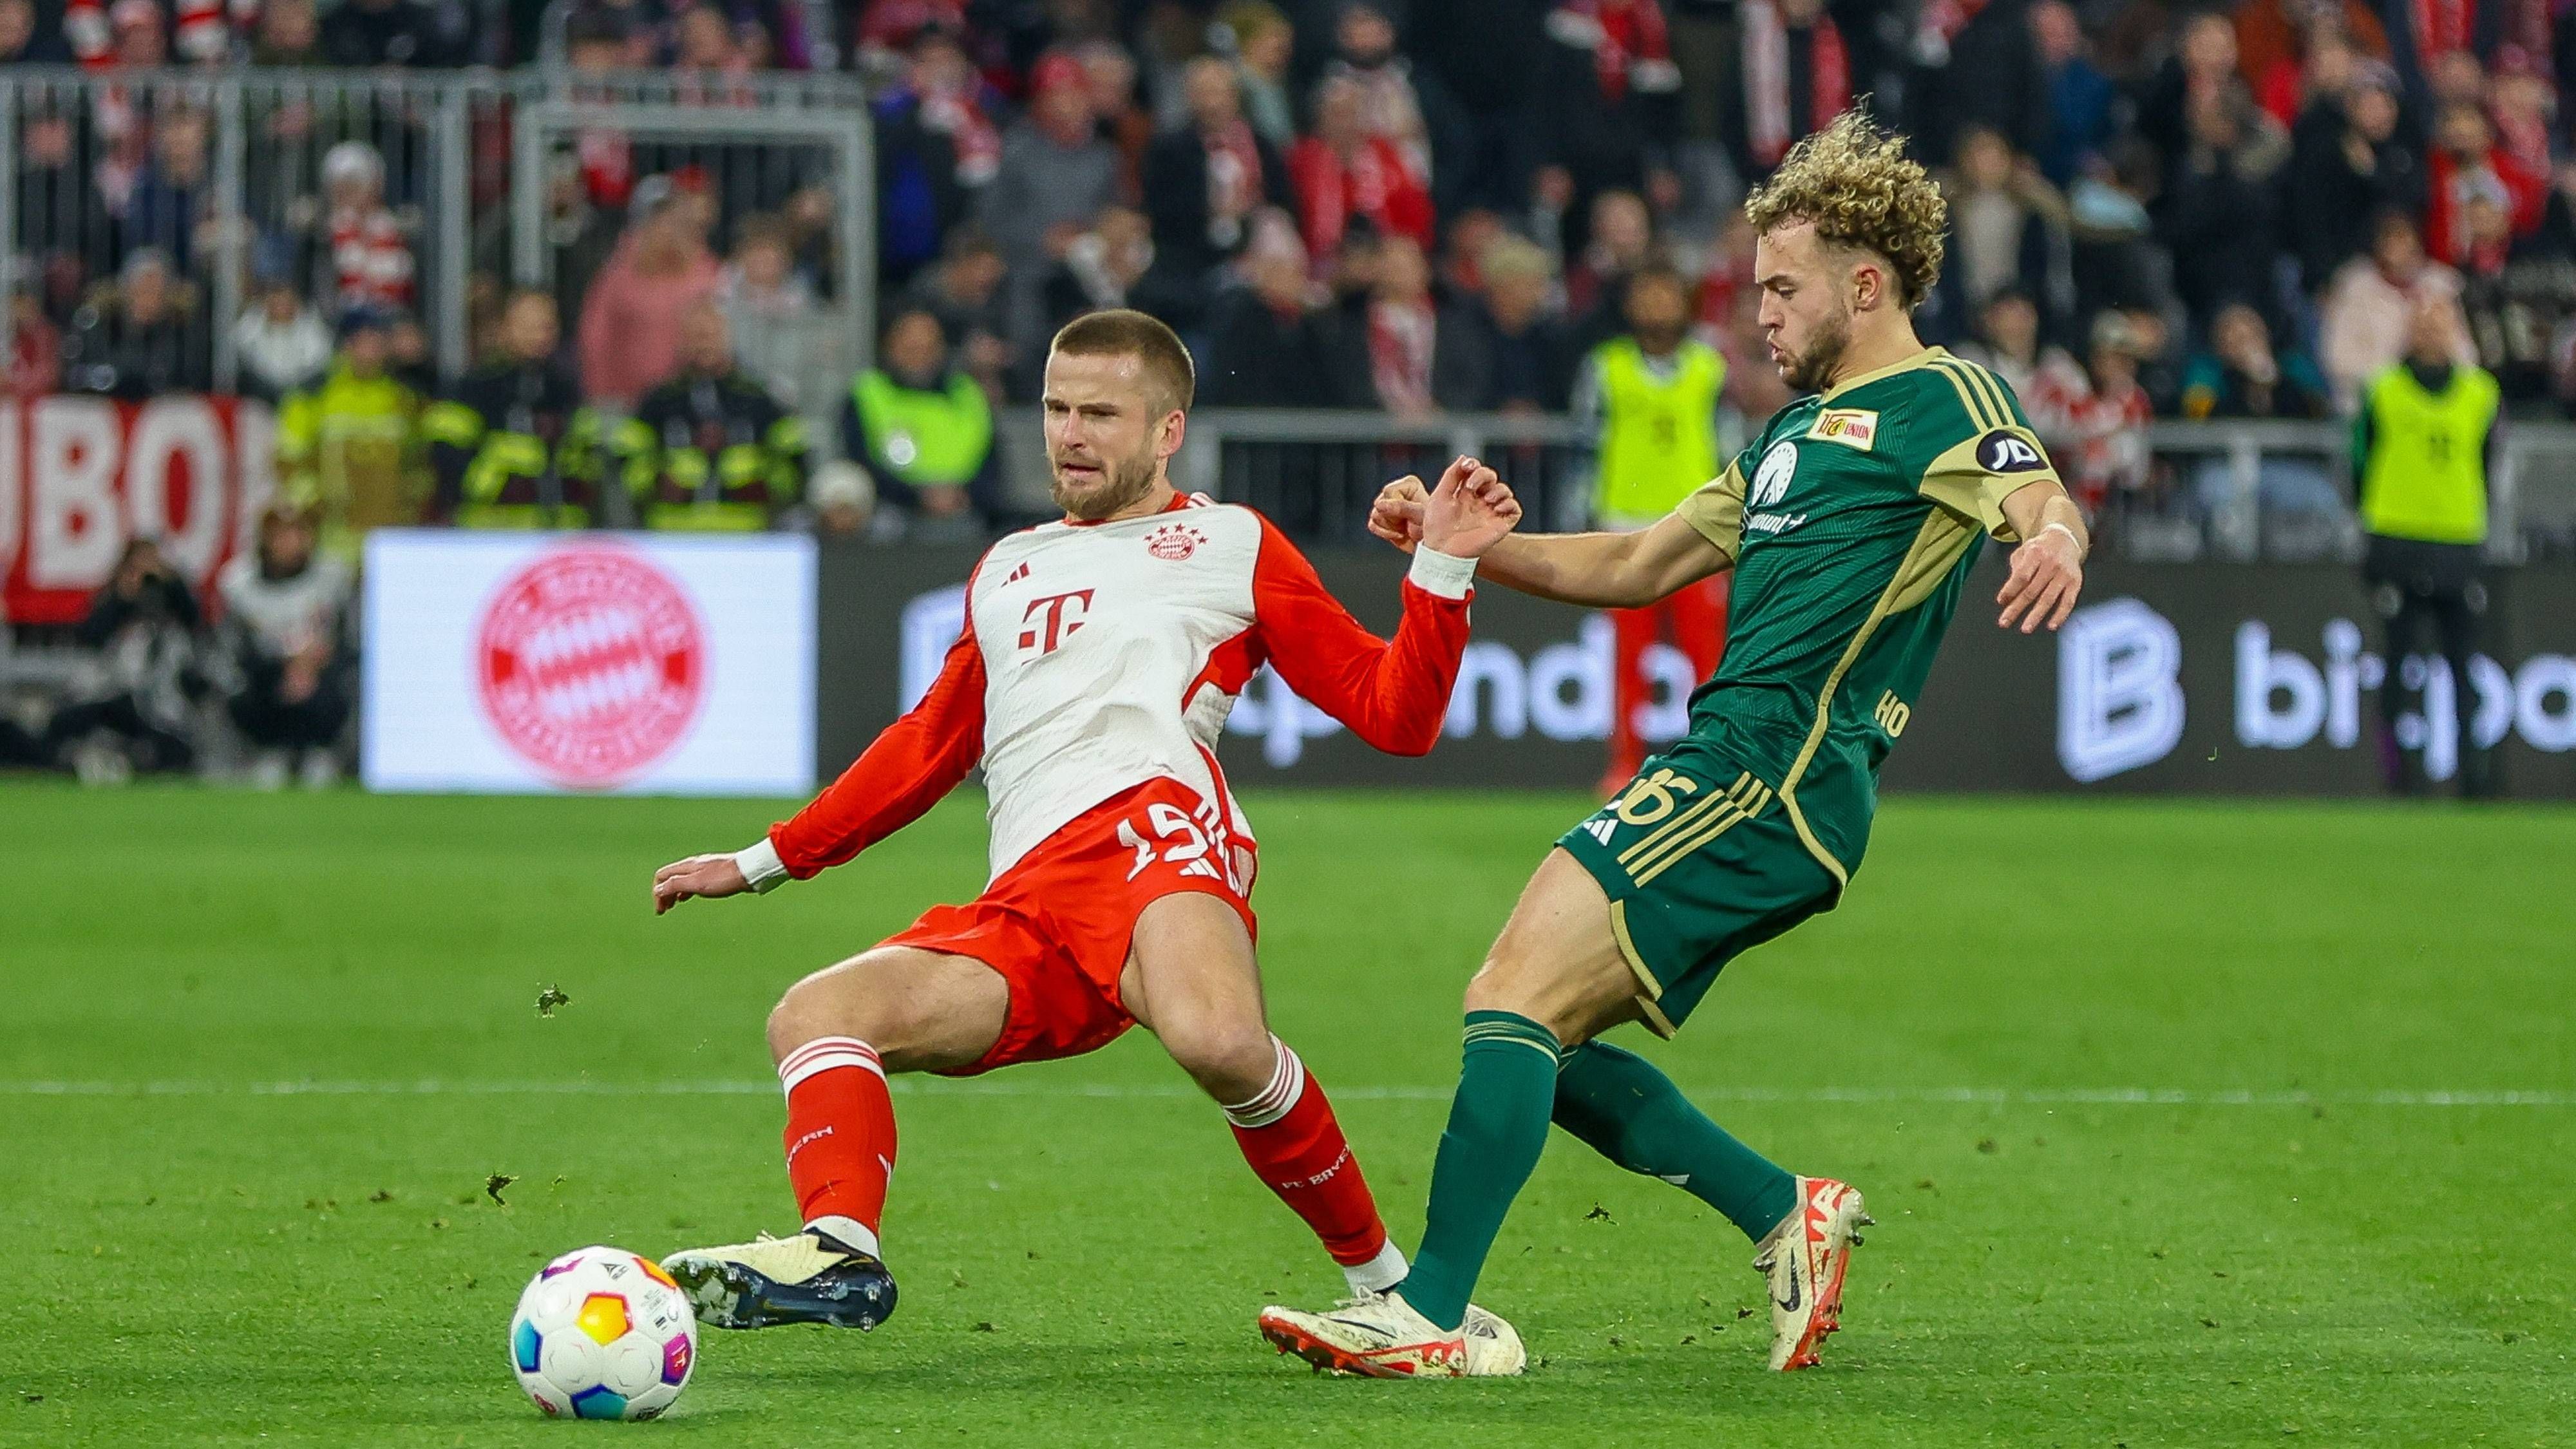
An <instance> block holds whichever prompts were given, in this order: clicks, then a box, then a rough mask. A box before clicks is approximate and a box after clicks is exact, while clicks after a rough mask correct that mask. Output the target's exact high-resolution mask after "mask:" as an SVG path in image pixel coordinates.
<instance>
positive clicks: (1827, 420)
mask: <svg viewBox="0 0 2576 1449" xmlns="http://www.w3.org/2000/svg"><path fill="white" fill-rule="evenodd" d="M1807 436H1808V437H1811V438H1815V439H1818V440H1820V441H1823V442H1828V443H1840V444H1842V445H1843V446H1845V447H1849V448H1858V449H1860V450H1861V451H1862V452H1864V453H1866V452H1868V451H1869V446H1870V444H1872V443H1875V442H1877V441H1878V414H1876V413H1874V412H1870V411H1868V410H1867V409H1864V408H1827V409H1825V410H1824V411H1823V412H1820V413H1818V414H1816V425H1815V426H1814V427H1812V428H1809V429H1807Z"/></svg>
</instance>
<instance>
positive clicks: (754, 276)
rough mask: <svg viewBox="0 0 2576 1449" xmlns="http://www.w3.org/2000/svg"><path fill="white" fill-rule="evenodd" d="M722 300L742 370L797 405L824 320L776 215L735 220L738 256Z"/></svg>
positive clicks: (719, 291)
mask: <svg viewBox="0 0 2576 1449" xmlns="http://www.w3.org/2000/svg"><path fill="white" fill-rule="evenodd" d="M716 302H717V305H718V306H720V307H722V308H723V309H724V318H725V326H726V329H727V330H728V331H729V332H730V333H731V334H732V336H733V355H734V360H735V361H736V362H739V363H740V364H742V370H743V371H744V372H746V373H748V374H749V375H750V376H751V377H752V378H753V379H754V380H755V381H757V382H758V383H759V384H760V386H761V387H763V388H765V389H767V390H768V392H769V394H770V395H771V396H773V397H777V398H781V399H785V400H787V401H788V403H789V405H790V406H791V407H792V406H794V405H795V404H796V403H797V402H798V401H800V400H802V399H803V397H804V395H805V389H806V386H807V383H808V374H809V373H810V372H811V370H812V369H811V360H812V357H813V351H814V341H815V337H814V332H815V326H816V323H817V321H818V320H819V319H818V315H817V307H816V304H815V301H814V288H813V285H812V284H811V283H809V282H807V281H806V280H805V277H804V274H802V273H800V272H798V271H797V270H796V267H795V258H794V256H793V254H792V253H791V252H790V251H789V248H788V243H787V232H786V229H785V228H784V227H783V226H781V225H780V224H779V221H778V219H777V218H776V217H774V216H765V215H763V216H746V217H744V218H743V219H742V220H741V221H739V222H736V223H735V224H734V229H733V260H732V261H731V262H729V263H727V264H726V266H725V269H724V275H723V277H722V279H721V280H720V281H719V282H718V283H717V286H716Z"/></svg>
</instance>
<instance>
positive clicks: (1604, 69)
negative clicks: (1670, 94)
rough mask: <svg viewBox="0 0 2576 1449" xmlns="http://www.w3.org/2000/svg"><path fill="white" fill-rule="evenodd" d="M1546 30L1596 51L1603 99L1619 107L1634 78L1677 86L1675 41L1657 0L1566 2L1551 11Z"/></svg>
mask: <svg viewBox="0 0 2576 1449" xmlns="http://www.w3.org/2000/svg"><path fill="white" fill-rule="evenodd" d="M1547 31H1548V34H1550V35H1552V36H1554V37H1555V38H1556V39H1557V40H1559V41H1561V42H1563V43H1565V44H1567V45H1571V46H1575V47H1578V48H1586V49H1589V50H1590V51H1591V52H1592V73H1593V76H1594V77H1595V78H1596V79H1597V80H1599V81H1600V83H1601V97H1602V99H1604V100H1606V101H1608V102H1609V103H1610V104H1612V105H1614V106H1615V105H1617V104H1618V103H1619V102H1621V101H1623V100H1625V99H1627V96H1628V84H1629V82H1630V81H1631V80H1635V81H1636V82H1638V84H1639V85H1640V87H1641V88H1642V89H1646V90H1670V89H1672V84H1671V82H1670V81H1668V80H1667V79H1665V77H1666V76H1667V75H1677V73H1676V72H1674V71H1673V52H1672V44H1671V41H1670V40H1669V39H1668V38H1667V37H1666V36H1665V34H1664V12H1663V8H1662V7H1661V6H1659V5H1657V4H1656V3H1655V0H1625V3H1622V0H1565V3H1564V4H1562V5H1559V6H1557V7H1556V8H1555V9H1554V10H1551V11H1549V12H1548V16H1547ZM1632 67H1633V68H1634V71H1633V72H1632Z"/></svg>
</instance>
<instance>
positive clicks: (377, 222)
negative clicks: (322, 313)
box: [315, 141, 413, 311]
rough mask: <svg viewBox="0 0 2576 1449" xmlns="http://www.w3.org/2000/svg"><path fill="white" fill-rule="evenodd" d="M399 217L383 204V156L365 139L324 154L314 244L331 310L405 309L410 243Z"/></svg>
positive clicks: (408, 302) (409, 295)
mask: <svg viewBox="0 0 2576 1449" xmlns="http://www.w3.org/2000/svg"><path fill="white" fill-rule="evenodd" d="M406 230H407V228H406V227H405V225H404V223H403V220H402V218H400V217H398V216H396V215H395V214H394V210H393V208H392V207H390V206H387V205H386V204H385V158H384V157H383V156H382V155H380V154H378V153H377V151H376V148H375V147H373V146H370V145H368V144H367V143H366V142H364V141H342V142H341V143H339V144H338V145H336V146H333V147H332V148H331V149H330V150H329V151H326V152H324V153H323V155H322V207H321V210H320V212H319V214H318V226H317V229H316V233H315V235H316V240H317V241H319V242H320V243H321V245H322V246H323V247H324V248H326V249H327V256H326V259H325V260H324V261H323V262H322V263H321V270H322V271H323V273H324V274H325V275H326V276H327V277H328V278H329V282H330V292H329V295H330V297H331V298H332V310H334V311H338V310H339V309H341V308H344V307H371V308H391V307H408V306H410V305H411V300H412V278H413V269H412V256H411V244H410V242H409V240H408V239H407V238H406V235H405V233H406Z"/></svg>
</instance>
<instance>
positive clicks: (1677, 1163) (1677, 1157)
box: [1556, 1041, 1798, 1242]
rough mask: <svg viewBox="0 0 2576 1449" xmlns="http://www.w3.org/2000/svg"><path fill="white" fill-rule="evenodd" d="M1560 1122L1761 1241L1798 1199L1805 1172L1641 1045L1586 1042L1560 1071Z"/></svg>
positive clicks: (1617, 1159)
mask: <svg viewBox="0 0 2576 1449" xmlns="http://www.w3.org/2000/svg"><path fill="white" fill-rule="evenodd" d="M1556 1125H1557V1126H1559V1127H1562V1128H1564V1129H1565V1130H1566V1131H1568V1132H1571V1133H1573V1134H1574V1135H1575V1136H1577V1137H1580V1138H1582V1139H1583V1141H1584V1142H1585V1143H1586V1144H1588V1145H1589V1146H1590V1147H1591V1148H1592V1150H1593V1151H1595V1152H1598V1153H1600V1154H1601V1155H1602V1156H1604V1157H1607V1158H1609V1159H1610V1160H1611V1161H1612V1162H1615V1163H1617V1164H1619V1165H1620V1166H1621V1167H1624V1168H1626V1169H1628V1170H1629V1171H1630V1172H1635V1173H1641V1174H1643V1175H1645V1176H1647V1177H1660V1178H1662V1179H1663V1180H1664V1181H1666V1182H1669V1183H1671V1184H1672V1185H1673V1186H1675V1187H1678V1188H1680V1189H1681V1190H1682V1191H1684V1192H1687V1193H1689V1194H1690V1195H1691V1196H1693V1197H1695V1198H1698V1199H1699V1200H1700V1201H1702V1202H1704V1203H1707V1204H1708V1205H1709V1206H1710V1207H1713V1208H1715V1209H1717V1210H1718V1211H1719V1212H1721V1213H1724V1214H1725V1215H1726V1220H1727V1221H1728V1222H1731V1223H1733V1224H1735V1226H1736V1227H1737V1228H1739V1229H1741V1230H1742V1231H1743V1233H1744V1235H1745V1236H1746V1237H1748V1238H1751V1239H1753V1240H1754V1241H1755V1242H1760V1241H1761V1240H1762V1235H1763V1234H1765V1233H1768V1232H1769V1231H1771V1229H1772V1228H1773V1226H1775V1225H1776V1224H1778V1223H1779V1221H1780V1220H1781V1219H1782V1218H1785V1217H1787V1216H1788V1215H1789V1210H1790V1209H1791V1208H1793V1207H1795V1206H1796V1205H1797V1202H1798V1179H1797V1178H1796V1177H1794V1176H1792V1175H1791V1174H1790V1173H1789V1172H1787V1171H1785V1170H1784V1169H1782V1168H1780V1167H1778V1166H1776V1165H1774V1164H1773V1163H1772V1162H1771V1161H1770V1159H1768V1158H1766V1157H1764V1156H1763V1155H1762V1154H1761V1153H1759V1152H1756V1151H1754V1150H1753V1149H1752V1148H1750V1147H1747V1146H1745V1145H1744V1144H1743V1143H1741V1142H1738V1141H1736V1140H1735V1139H1734V1138H1733V1137H1732V1136H1729V1135H1728V1134H1727V1131H1726V1129H1725V1128H1723V1127H1720V1126H1718V1125H1717V1124H1716V1123H1715V1122H1712V1121H1710V1120H1709V1119H1708V1114H1707V1113H1705V1112H1702V1111H1701V1110H1700V1109H1698V1108H1697V1107H1694V1106H1692V1105H1691V1104H1690V1099H1689V1098H1687V1097H1685V1096H1683V1095H1682V1089H1681V1088H1679V1087H1676V1086H1674V1085H1673V1080H1672V1078H1670V1077H1667V1076H1665V1075H1664V1074H1663V1073H1662V1072H1660V1071H1658V1070H1656V1068H1655V1065H1654V1063H1652V1062H1649V1061H1647V1060H1646V1059H1645V1058H1644V1057H1641V1056H1639V1055H1637V1054H1636V1053H1635V1052H1632V1051H1627V1050H1624V1049H1622V1048H1619V1047H1615V1046H1611V1045H1609V1044H1608V1043H1606V1042H1597V1041H1594V1042H1585V1043H1584V1044H1583V1045H1581V1046H1579V1047H1576V1048H1575V1049H1574V1050H1572V1051H1570V1052H1567V1053H1566V1054H1565V1065H1564V1066H1563V1067H1561V1068H1559V1069H1558V1071H1557V1074H1556Z"/></svg>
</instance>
